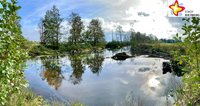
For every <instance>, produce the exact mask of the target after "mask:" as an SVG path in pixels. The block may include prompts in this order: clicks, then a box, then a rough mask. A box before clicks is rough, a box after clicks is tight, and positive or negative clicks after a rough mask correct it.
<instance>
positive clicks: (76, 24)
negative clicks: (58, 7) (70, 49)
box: [68, 13, 84, 44]
mask: <svg viewBox="0 0 200 106" xmlns="http://www.w3.org/2000/svg"><path fill="white" fill-rule="evenodd" d="M69 24H70V26H71V29H70V34H71V36H70V37H69V38H68V41H69V42H70V43H72V44H77V43H80V42H81V40H82V37H81V34H82V30H83V29H84V25H83V22H82V20H81V17H80V16H79V15H78V14H76V13H72V14H71V15H70V18H69Z"/></svg>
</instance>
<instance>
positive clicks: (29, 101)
mask: <svg viewBox="0 0 200 106" xmlns="http://www.w3.org/2000/svg"><path fill="white" fill-rule="evenodd" d="M7 105H8V106H84V105H83V104H81V103H80V102H72V103H68V104H66V103H62V102H59V101H48V100H45V99H43V97H42V96H39V95H36V94H35V93H34V92H32V91H31V90H30V89H29V88H24V89H23V92H21V93H20V94H15V93H14V94H12V95H11V96H10V98H9V101H8V104H7Z"/></svg>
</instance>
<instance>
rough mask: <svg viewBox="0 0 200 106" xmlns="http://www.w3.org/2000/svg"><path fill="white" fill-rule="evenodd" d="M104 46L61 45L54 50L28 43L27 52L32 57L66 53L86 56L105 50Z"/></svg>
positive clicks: (35, 43)
mask: <svg viewBox="0 0 200 106" xmlns="http://www.w3.org/2000/svg"><path fill="white" fill-rule="evenodd" d="M104 47H105V46H104V45H100V46H98V47H92V46H91V45H88V44H77V45H70V44H60V47H59V49H58V50H53V49H51V48H48V47H45V46H43V45H41V44H40V43H38V42H27V47H26V49H27V51H28V54H29V56H30V57H36V56H44V55H64V54H66V53H70V54H71V53H72V54H74V53H76V54H85V53H91V52H92V51H101V50H103V49H104Z"/></svg>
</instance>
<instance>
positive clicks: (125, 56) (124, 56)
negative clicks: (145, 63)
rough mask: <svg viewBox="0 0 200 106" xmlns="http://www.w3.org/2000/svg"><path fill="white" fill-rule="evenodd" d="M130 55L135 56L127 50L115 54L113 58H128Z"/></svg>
mask: <svg viewBox="0 0 200 106" xmlns="http://www.w3.org/2000/svg"><path fill="white" fill-rule="evenodd" d="M130 57H133V56H129V55H127V54H126V53H125V52H122V53H117V54H115V55H114V56H113V57H112V59H114V60H126V59H127V58H130Z"/></svg>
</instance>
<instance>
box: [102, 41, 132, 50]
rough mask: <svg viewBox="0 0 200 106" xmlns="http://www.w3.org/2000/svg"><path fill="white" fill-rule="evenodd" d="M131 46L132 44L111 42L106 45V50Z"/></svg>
mask: <svg viewBox="0 0 200 106" xmlns="http://www.w3.org/2000/svg"><path fill="white" fill-rule="evenodd" d="M126 46H130V42H129V41H126V42H120V41H111V42H108V43H107V44H106V48H107V49H109V50H115V49H120V48H122V47H126Z"/></svg>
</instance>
